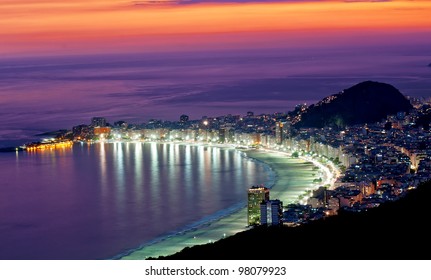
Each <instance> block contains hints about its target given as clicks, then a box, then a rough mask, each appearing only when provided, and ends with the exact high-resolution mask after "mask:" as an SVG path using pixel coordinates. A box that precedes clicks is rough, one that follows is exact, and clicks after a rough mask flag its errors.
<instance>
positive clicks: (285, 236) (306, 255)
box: [160, 182, 431, 260]
mask: <svg viewBox="0 0 431 280" xmlns="http://www.w3.org/2000/svg"><path fill="white" fill-rule="evenodd" d="M430 199H431V182H428V183H425V184H423V185H421V186H420V187H418V189H416V190H412V191H410V192H409V193H408V195H407V196H406V197H404V198H402V199H400V200H398V201H395V202H388V203H385V204H384V205H382V206H380V207H378V208H374V209H370V210H368V211H367V212H361V213H352V212H341V213H340V214H339V215H337V216H332V217H329V218H326V219H323V220H318V221H314V222H311V223H309V224H306V225H303V226H299V227H293V228H292V227H290V228H288V227H282V228H255V229H252V230H248V231H245V232H241V233H238V234H236V235H234V236H231V237H228V238H225V239H222V240H220V241H218V242H215V243H212V244H206V245H200V246H195V247H192V248H185V249H183V250H182V251H181V252H179V253H176V254H174V255H171V256H168V257H161V258H160V259H174V260H180V259H188V260H261V259H262V260H265V259H268V260H271V259H281V260H309V259H322V260H338V259H351V260H357V259H359V260H362V259H388V260H394V259H396V260H406V259H407V260H416V259H426V260H431V219H430V214H431V208H430V202H429V201H430Z"/></svg>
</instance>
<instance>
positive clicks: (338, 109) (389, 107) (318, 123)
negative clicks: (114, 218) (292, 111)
mask: <svg viewBox="0 0 431 280" xmlns="http://www.w3.org/2000/svg"><path fill="white" fill-rule="evenodd" d="M412 108H413V106H412V105H411V104H410V102H409V101H408V99H407V98H406V97H405V96H404V95H403V94H402V93H401V92H400V91H399V90H398V89H396V88H395V87H393V86H392V85H389V84H385V83H378V82H372V81H366V82H362V83H359V84H357V85H355V86H353V87H351V88H348V89H346V90H343V91H342V92H340V93H338V94H334V95H331V96H328V97H326V98H324V99H323V100H322V101H320V102H318V103H316V104H313V105H310V106H309V107H308V108H307V109H306V111H305V112H303V113H302V114H301V120H300V121H299V122H297V123H295V127H297V128H300V127H317V128H321V127H325V126H336V127H344V126H346V125H355V124H364V123H374V122H378V121H380V120H382V119H384V118H386V116H387V115H394V114H396V113H398V112H408V111H409V110H411V109H412Z"/></svg>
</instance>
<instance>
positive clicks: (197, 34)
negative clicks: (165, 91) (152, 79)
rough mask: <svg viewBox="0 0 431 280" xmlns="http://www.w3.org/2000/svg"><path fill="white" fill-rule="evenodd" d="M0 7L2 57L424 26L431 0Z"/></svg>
mask: <svg viewBox="0 0 431 280" xmlns="http://www.w3.org/2000/svg"><path fill="white" fill-rule="evenodd" d="M0 14H1V17H0V38H1V43H0V54H1V55H5V56H16V55H22V54H26V55H30V54H52V53H54V54H58V53H59V54H61V53H65V54H68V53H94V52H122V51H138V50H139V51H159V50H168V51H169V50H176V49H190V50H194V49H201V48H209V49H211V48H233V47H246V46H248V47H250V46H266V47H271V46H273V45H274V44H279V43H283V44H287V45H299V46H302V45H303V46H305V45H307V44H310V43H313V42H314V43H316V42H317V43H321V44H325V43H328V42H329V41H334V42H335V41H337V39H338V40H346V39H347V38H352V37H354V36H355V35H356V34H364V33H376V34H392V35H394V36H396V35H397V34H398V33H400V34H405V33H415V32H422V31H429V30H431V1H407V0H394V1H332V0H331V1H300V2H268V1H265V2H263V1H261V2H259V1H254V2H249V1H241V2H236V3H228V2H223V3H220V2H219V3H217V2H216V3H211V2H206V1H196V2H193V3H191V2H185V1H176V2H174V1H158V2H157V3H155V2H151V1H124V0H75V1H53V0H3V1H1V4H0ZM377 37H378V36H377ZM316 38H318V40H317V39H316ZM313 40H314V41H313Z"/></svg>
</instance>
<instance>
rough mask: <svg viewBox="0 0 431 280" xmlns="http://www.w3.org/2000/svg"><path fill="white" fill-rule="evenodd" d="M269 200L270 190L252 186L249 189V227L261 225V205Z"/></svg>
mask: <svg viewBox="0 0 431 280" xmlns="http://www.w3.org/2000/svg"><path fill="white" fill-rule="evenodd" d="M268 200H269V189H268V188H265V187H263V186H252V187H251V188H250V189H248V200H247V201H248V203H247V222H248V225H250V226H251V225H258V224H260V204H261V203H262V202H266V201H268Z"/></svg>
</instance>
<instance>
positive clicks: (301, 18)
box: [0, 0, 431, 141]
mask: <svg viewBox="0 0 431 280" xmlns="http://www.w3.org/2000/svg"><path fill="white" fill-rule="evenodd" d="M0 38H1V41H0V108H1V110H0V118H1V119H2V122H1V123H0V141H2V140H10V139H21V138H25V137H27V136H28V135H31V134H34V133H36V132H43V131H47V130H55V129H61V128H69V129H70V128H71V127H72V126H73V125H76V124H81V123H89V121H90V119H91V117H93V116H105V117H107V118H108V121H111V122H114V121H116V120H119V119H123V120H126V121H129V122H138V123H139V122H146V121H148V120H149V119H150V118H157V119H168V120H177V119H178V118H179V116H180V115H181V114H188V115H190V117H191V118H192V119H199V118H201V117H202V116H205V115H207V116H219V115H224V114H245V113H246V112H247V111H250V110H251V111H255V112H256V113H273V112H279V111H289V110H291V109H293V107H294V106H295V105H296V104H299V103H314V102H317V101H319V100H320V99H322V98H324V97H325V96H328V95H330V94H334V93H337V92H339V91H341V90H343V89H345V88H348V87H350V86H353V85H354V84H356V83H359V82H361V81H364V80H376V81H380V82H386V83H391V84H392V85H394V86H395V87H397V88H398V89H400V91H401V92H402V93H404V94H405V95H409V96H414V97H430V96H431V92H430V89H431V68H430V67H427V65H428V64H429V63H431V0H424V1H422V0H419V1H417V0H412V1H408V0H394V1H355V0H347V1H333V0H329V1H307V0H305V1H259V0H254V1H240V0H238V1H229V0H223V1H205V0H202V1H199V0H197V1H194V0H191V1H186V0H184V1H163V0H159V1H123V0H75V1H60V0H57V1H53V0H1V1H0Z"/></svg>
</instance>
